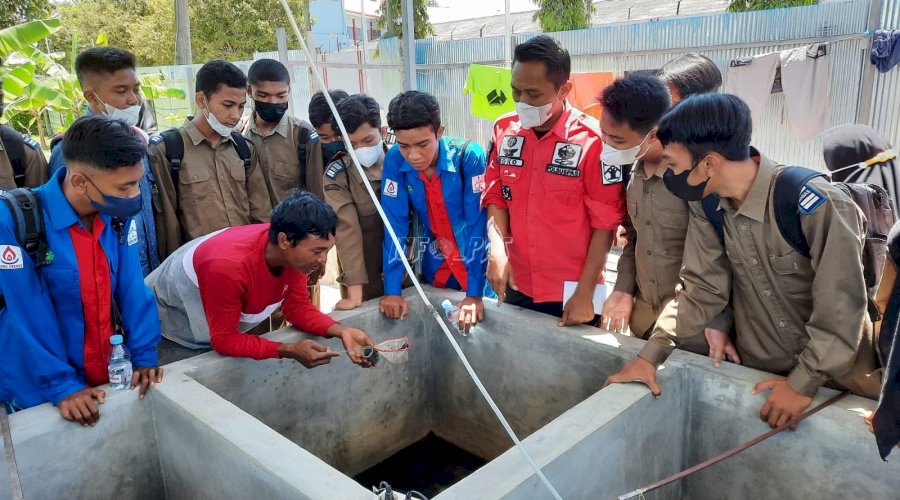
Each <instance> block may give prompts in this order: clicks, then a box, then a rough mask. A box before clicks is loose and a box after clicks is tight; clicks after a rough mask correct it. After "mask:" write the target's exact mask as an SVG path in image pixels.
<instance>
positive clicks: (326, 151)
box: [322, 141, 347, 163]
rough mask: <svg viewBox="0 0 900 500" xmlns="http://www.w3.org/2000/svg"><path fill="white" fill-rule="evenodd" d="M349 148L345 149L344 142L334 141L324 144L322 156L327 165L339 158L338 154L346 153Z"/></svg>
mask: <svg viewBox="0 0 900 500" xmlns="http://www.w3.org/2000/svg"><path fill="white" fill-rule="evenodd" d="M346 152H347V148H346V147H344V141H332V142H329V143H324V142H323V143H322V156H323V157H324V158H325V163H328V162H330V161H331V160H333V159H334V157H335V156H337V154H338V153H346Z"/></svg>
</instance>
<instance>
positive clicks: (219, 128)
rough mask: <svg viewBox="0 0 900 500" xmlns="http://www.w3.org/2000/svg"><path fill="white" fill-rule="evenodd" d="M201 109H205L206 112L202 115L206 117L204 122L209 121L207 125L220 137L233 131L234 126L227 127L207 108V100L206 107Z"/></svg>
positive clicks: (226, 135) (229, 134) (227, 135)
mask: <svg viewBox="0 0 900 500" xmlns="http://www.w3.org/2000/svg"><path fill="white" fill-rule="evenodd" d="M201 111H205V112H206V113H204V114H203V116H204V117H205V118H206V123H209V126H210V127H212V129H213V130H215V131H216V133H218V134H219V135H221V136H222V137H230V136H231V133H232V132H233V131H234V127H229V126H227V125H223V124H222V122H220V121H219V119H218V118H216V115H214V114H213V113H212V111H210V110H209V102H207V103H206V109H203V110H201Z"/></svg>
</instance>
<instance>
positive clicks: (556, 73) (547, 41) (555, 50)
mask: <svg viewBox="0 0 900 500" xmlns="http://www.w3.org/2000/svg"><path fill="white" fill-rule="evenodd" d="M517 62H542V63H544V67H545V68H546V70H547V79H548V80H550V81H551V82H553V85H554V86H556V88H560V87H562V85H563V84H564V83H566V81H567V80H568V79H569V74H570V73H571V72H572V58H571V57H569V51H568V50H566V49H565V48H563V46H562V45H560V43H559V42H558V41H557V40H556V39H555V38H551V37H549V36H547V35H538V36H536V37H534V38H532V39H531V40H528V41H527V42H525V43H520V44H519V45H516V51H515V54H514V55H513V66H515V65H516V63H517Z"/></svg>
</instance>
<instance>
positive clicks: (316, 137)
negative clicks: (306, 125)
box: [309, 130, 319, 144]
mask: <svg viewBox="0 0 900 500" xmlns="http://www.w3.org/2000/svg"><path fill="white" fill-rule="evenodd" d="M309 142H311V143H313V144H315V143H317V142H319V134H318V133H317V132H316V131H315V130H312V131H310V132H309Z"/></svg>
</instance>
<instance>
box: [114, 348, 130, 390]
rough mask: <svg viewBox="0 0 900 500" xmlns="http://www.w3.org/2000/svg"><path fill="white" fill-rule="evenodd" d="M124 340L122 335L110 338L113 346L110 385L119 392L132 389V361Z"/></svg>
mask: <svg viewBox="0 0 900 500" xmlns="http://www.w3.org/2000/svg"><path fill="white" fill-rule="evenodd" d="M124 340H125V339H123V338H122V336H121V335H113V336H112V337H110V338H109V343H110V344H112V346H113V348H112V354H110V355H109V385H110V386H112V388H113V389H114V390H117V391H124V390H126V389H128V388H129V387H131V371H132V370H131V361H129V356H128V351H126V350H125V346H124V345H122V342H123V341H124Z"/></svg>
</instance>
